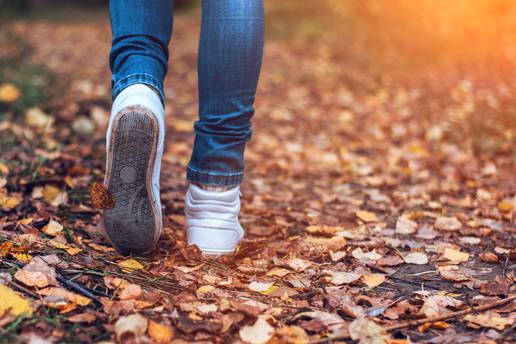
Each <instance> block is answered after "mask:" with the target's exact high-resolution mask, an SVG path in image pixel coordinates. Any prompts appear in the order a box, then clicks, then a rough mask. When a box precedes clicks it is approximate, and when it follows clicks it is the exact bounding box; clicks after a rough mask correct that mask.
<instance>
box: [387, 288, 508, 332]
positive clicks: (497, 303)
mask: <svg viewBox="0 0 516 344" xmlns="http://www.w3.org/2000/svg"><path fill="white" fill-rule="evenodd" d="M513 300H516V295H512V296H509V297H508V298H506V299H502V300H498V301H495V302H491V303H487V304H485V305H480V306H475V307H468V308H466V309H464V310H462V311H457V312H451V313H447V314H443V315H438V316H435V317H429V318H423V319H417V320H410V321H407V322H405V323H401V324H398V325H393V326H389V327H385V330H386V331H394V330H398V329H400V328H404V327H409V326H417V325H422V324H425V323H433V322H437V321H441V320H446V319H451V318H456V317H460V316H463V315H466V314H469V313H473V312H481V311H485V310H488V309H490V308H494V307H499V306H503V305H505V304H507V303H509V302H511V301H513Z"/></svg>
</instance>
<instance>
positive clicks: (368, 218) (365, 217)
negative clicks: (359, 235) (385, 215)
mask: <svg viewBox="0 0 516 344" xmlns="http://www.w3.org/2000/svg"><path fill="white" fill-rule="evenodd" d="M356 216H357V217H358V218H359V219H360V220H362V221H364V222H378V221H379V220H378V217H376V214H375V213H372V212H370V211H365V210H359V211H357V212H356Z"/></svg>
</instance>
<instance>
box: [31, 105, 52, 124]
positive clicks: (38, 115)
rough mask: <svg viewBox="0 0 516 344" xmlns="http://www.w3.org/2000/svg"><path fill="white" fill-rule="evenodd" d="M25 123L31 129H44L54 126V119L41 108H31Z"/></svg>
mask: <svg viewBox="0 0 516 344" xmlns="http://www.w3.org/2000/svg"><path fill="white" fill-rule="evenodd" d="M25 123H27V125H29V126H31V127H36V128H39V129H43V128H45V127H46V126H49V125H50V124H52V118H51V117H50V116H49V115H47V114H46V113H44V112H43V111H42V110H41V109H40V108H36V107H34V108H31V109H29V110H27V113H26V114H25Z"/></svg>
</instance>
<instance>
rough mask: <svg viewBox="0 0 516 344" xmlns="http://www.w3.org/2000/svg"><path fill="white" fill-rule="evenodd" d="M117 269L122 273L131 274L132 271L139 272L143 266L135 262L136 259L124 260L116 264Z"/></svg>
mask: <svg viewBox="0 0 516 344" xmlns="http://www.w3.org/2000/svg"><path fill="white" fill-rule="evenodd" d="M117 265H118V266H119V267H121V268H122V271H123V272H131V271H134V270H141V269H143V268H144V266H143V265H142V264H141V263H140V262H139V261H137V260H136V259H132V258H131V259H126V260H123V261H121V262H119V263H118V264H117Z"/></svg>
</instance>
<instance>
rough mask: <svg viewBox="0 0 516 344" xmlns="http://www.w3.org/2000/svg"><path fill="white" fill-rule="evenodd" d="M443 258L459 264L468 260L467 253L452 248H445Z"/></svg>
mask: <svg viewBox="0 0 516 344" xmlns="http://www.w3.org/2000/svg"><path fill="white" fill-rule="evenodd" d="M443 258H445V259H448V260H449V261H450V263H451V264H459V263H463V262H467V261H468V260H469V253H467V252H462V251H459V250H456V249H453V248H445V249H444V253H443Z"/></svg>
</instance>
